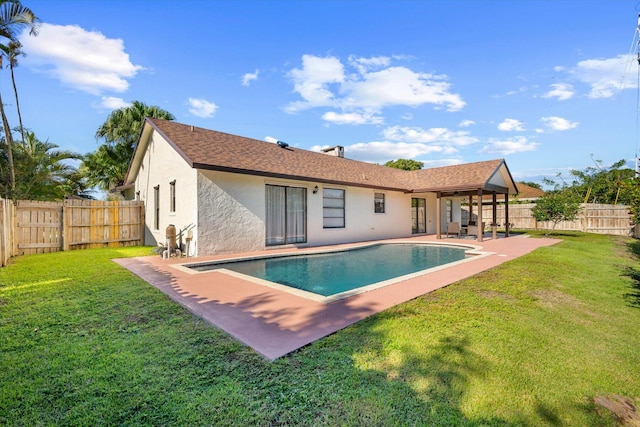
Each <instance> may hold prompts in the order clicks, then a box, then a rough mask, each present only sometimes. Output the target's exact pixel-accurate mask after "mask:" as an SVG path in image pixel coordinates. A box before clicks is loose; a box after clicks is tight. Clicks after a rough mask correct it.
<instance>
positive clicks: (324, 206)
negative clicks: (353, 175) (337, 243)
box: [322, 187, 347, 229]
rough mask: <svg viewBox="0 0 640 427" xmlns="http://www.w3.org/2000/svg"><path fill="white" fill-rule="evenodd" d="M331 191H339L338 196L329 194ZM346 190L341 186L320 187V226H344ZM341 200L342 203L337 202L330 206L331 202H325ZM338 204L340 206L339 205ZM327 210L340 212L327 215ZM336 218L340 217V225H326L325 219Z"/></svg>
mask: <svg viewBox="0 0 640 427" xmlns="http://www.w3.org/2000/svg"><path fill="white" fill-rule="evenodd" d="M331 192H340V195H341V196H340V197H332V196H330V195H329V194H330V193H331ZM346 193H347V192H346V191H345V190H344V189H343V188H331V187H324V188H322V228H324V229H332V228H346V226H347V221H346ZM332 200H333V201H335V200H341V201H342V203H338V206H331V204H333V203H327V202H328V201H332ZM340 204H341V205H342V206H340ZM327 211H329V212H336V213H341V215H337V216H327V215H326V214H327V213H328V212H327ZM336 218H341V219H342V224H341V225H327V222H329V221H327V220H335V219H336Z"/></svg>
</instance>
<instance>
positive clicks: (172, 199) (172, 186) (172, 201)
mask: <svg viewBox="0 0 640 427" xmlns="http://www.w3.org/2000/svg"><path fill="white" fill-rule="evenodd" d="M175 211H176V180H175V179H174V180H173V181H171V182H170V183H169V212H175Z"/></svg>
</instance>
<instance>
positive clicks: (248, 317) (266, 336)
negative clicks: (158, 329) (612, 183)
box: [114, 235, 559, 360]
mask: <svg viewBox="0 0 640 427" xmlns="http://www.w3.org/2000/svg"><path fill="white" fill-rule="evenodd" d="M394 241H396V242H397V241H414V242H432V243H433V242H442V243H458V244H465V245H473V246H481V247H482V249H481V250H482V251H483V252H486V253H488V254H487V255H486V256H483V257H477V258H475V259H472V260H469V261H467V262H464V263H461V264H456V265H453V266H451V267H445V268H441V269H438V270H436V271H430V272H428V273H426V274H424V275H420V276H418V277H413V278H411V279H408V280H404V281H402V282H398V283H395V284H391V285H388V286H385V287H382V288H378V289H374V290H371V291H368V292H364V293H360V294H357V295H353V296H349V297H347V298H344V299H340V300H337V301H333V302H330V303H325V302H320V301H314V300H311V299H308V298H303V297H301V296H298V295H295V294H292V293H290V292H285V291H282V290H279V289H274V288H271V287H267V286H264V285H260V284H257V283H253V282H250V281H246V280H242V279H240V278H237V277H233V276H230V275H228V274H224V273H220V272H217V271H210V272H207V273H202V274H189V273H187V272H184V271H181V270H179V269H177V268H175V267H173V266H172V264H183V263H186V262H195V261H206V260H214V259H224V258H231V256H229V255H223V256H215V257H202V258H189V259H185V258H180V259H170V260H162V258H161V257H160V256H150V257H138V258H122V259H116V260H114V261H115V262H117V263H118V264H120V265H122V266H123V267H125V268H127V269H128V270H130V271H131V272H133V273H134V274H136V275H137V276H139V277H141V278H142V279H144V280H145V281H147V282H148V283H150V284H151V285H153V286H155V287H156V288H158V289H159V290H161V291H162V292H164V293H166V294H167V295H168V296H169V297H170V298H171V299H173V300H174V301H176V302H178V303H180V304H182V305H183V306H184V307H186V308H187V309H189V310H190V311H191V312H192V313H194V314H195V315H196V316H198V317H201V318H202V319H204V320H205V321H207V322H209V323H211V324H212V325H214V326H216V327H218V328H220V329H222V330H224V331H226V332H227V333H229V334H230V335H231V336H233V337H235V338H236V339H237V340H239V341H241V342H242V343H244V344H246V345H248V346H250V347H251V348H253V349H254V350H255V351H256V352H258V353H260V354H261V355H263V356H264V357H265V358H267V359H269V360H274V359H277V358H278V357H282V356H284V355H286V354H288V353H290V352H292V351H294V350H297V349H298V348H300V347H303V346H305V345H307V344H309V343H312V342H314V341H316V340H318V339H320V338H322V337H325V336H327V335H329V334H332V333H333V332H335V331H337V330H340V329H342V328H344V327H346V326H349V325H351V324H353V323H355V322H358V321H359V320H362V319H364V318H366V317H368V316H371V315H373V314H375V313H379V312H381V311H383V310H385V309H387V308H389V307H392V306H394V305H396V304H399V303H402V302H405V301H408V300H411V299H413V298H416V297H418V296H420V295H424V294H426V293H429V292H432V291H434V290H436V289H439V288H442V287H444V286H447V285H450V284H451V283H454V282H457V281H459V280H461V279H464V278H466V277H470V276H473V275H474V274H477V273H479V272H481V271H484V270H487V269H490V268H492V267H495V266H497V265H499V264H502V263H504V262H506V261H509V260H512V259H514V258H517V257H520V256H522V255H525V254H527V253H529V252H531V251H533V250H535V249H537V248H540V247H543V246H550V245H553V244H555V243H557V242H558V241H559V240H557V239H548V238H528V237H527V236H524V235H519V236H512V237H509V238H498V239H491V238H489V239H487V240H485V241H484V242H482V243H478V242H477V241H475V240H469V239H455V238H450V239H442V240H436V238H435V236H420V237H413V238H410V239H396V240H387V241H386V242H394ZM371 243H372V242H363V243H354V244H349V245H335V246H331V248H335V249H339V248H344V247H353V246H358V245H362V244H371ZM318 249H319V248H317V247H314V248H305V249H296V248H290V249H283V250H277V252H278V253H281V252H297V253H300V252H307V251H312V250H318ZM265 253H274V250H270V251H263V252H259V253H251V254H234V255H233V257H237V256H243V255H258V254H265Z"/></svg>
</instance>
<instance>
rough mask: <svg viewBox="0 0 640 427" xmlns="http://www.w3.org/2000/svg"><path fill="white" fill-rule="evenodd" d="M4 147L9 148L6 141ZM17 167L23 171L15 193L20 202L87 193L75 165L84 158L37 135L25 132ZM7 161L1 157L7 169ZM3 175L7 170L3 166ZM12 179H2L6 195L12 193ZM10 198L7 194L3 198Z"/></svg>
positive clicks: (1, 168)
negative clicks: (9, 186) (10, 190)
mask: <svg viewBox="0 0 640 427" xmlns="http://www.w3.org/2000/svg"><path fill="white" fill-rule="evenodd" d="M0 145H6V142H5V141H2V142H0ZM14 154H15V165H16V167H17V168H18V169H19V170H20V171H21V172H20V174H19V175H17V176H16V183H15V184H16V185H15V190H14V192H13V194H14V196H15V197H16V199H28V200H61V199H63V198H65V197H67V196H70V195H75V194H83V193H84V192H85V190H86V188H85V186H84V184H83V182H82V180H81V179H80V178H81V177H80V175H79V174H78V172H77V170H76V168H75V167H73V165H72V164H71V162H72V161H74V160H79V159H80V158H82V156H81V155H80V154H78V153H74V152H71V151H67V150H58V146H57V145H55V144H52V143H50V142H48V141H46V142H42V141H40V140H39V139H38V138H36V136H35V134H34V133H33V132H30V131H28V130H25V143H24V144H22V143H19V144H16V145H15V152H14ZM6 160H7V159H6V158H5V157H3V158H0V166H4V165H5V163H6ZM0 170H2V171H3V172H4V171H5V170H6V168H4V167H0ZM7 181H8V177H7V176H6V175H5V174H3V175H2V176H0V182H2V185H3V188H4V189H5V193H6V192H7V191H8V185H7V184H8V182H7ZM3 196H4V197H6V194H4V195H3Z"/></svg>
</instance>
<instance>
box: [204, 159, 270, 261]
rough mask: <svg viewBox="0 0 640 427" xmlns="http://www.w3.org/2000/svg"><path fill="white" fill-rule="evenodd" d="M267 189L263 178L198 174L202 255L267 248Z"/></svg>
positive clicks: (215, 173)
mask: <svg viewBox="0 0 640 427" xmlns="http://www.w3.org/2000/svg"><path fill="white" fill-rule="evenodd" d="M264 186H265V180H264V178H262V177H256V176H250V175H240V174H232V173H226V172H214V171H205V170H201V171H199V173H198V182H197V197H198V200H199V203H198V209H197V215H198V240H199V244H198V254H199V255H210V254H219V253H236V252H246V251H257V250H263V249H264V248H265V226H264V218H265V188H264Z"/></svg>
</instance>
